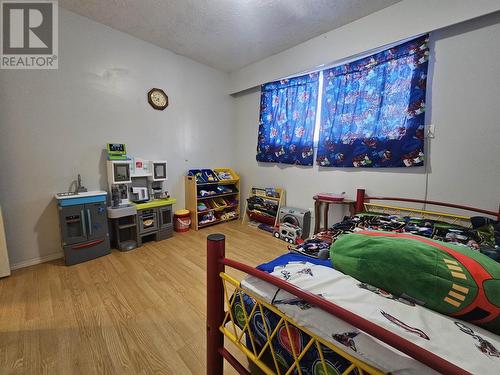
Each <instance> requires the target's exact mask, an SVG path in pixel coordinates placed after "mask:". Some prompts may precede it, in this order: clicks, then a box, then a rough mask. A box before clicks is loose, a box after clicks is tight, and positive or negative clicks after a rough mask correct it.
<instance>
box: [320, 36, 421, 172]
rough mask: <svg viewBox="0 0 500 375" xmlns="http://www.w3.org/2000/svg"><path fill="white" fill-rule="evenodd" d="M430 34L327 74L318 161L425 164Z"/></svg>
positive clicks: (324, 163)
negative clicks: (425, 112)
mask: <svg viewBox="0 0 500 375" xmlns="http://www.w3.org/2000/svg"><path fill="white" fill-rule="evenodd" d="M428 40H429V38H428V35H424V36H421V37H419V38H417V39H414V40H411V41H409V42H406V43H404V44H400V45H397V46H395V47H393V48H390V49H388V50H384V51H382V52H379V53H377V54H374V55H372V56H368V57H366V58H363V59H360V60H357V61H354V62H351V63H348V64H345V65H341V66H337V67H334V68H331V69H327V70H325V71H323V92H322V103H321V104H322V107H321V124H320V136H319V143H318V153H317V157H316V161H317V163H318V164H319V165H320V166H322V167H365V168H366V167H375V168H380V167H414V166H422V165H423V164H424V110H425V88H426V78H427V65H428V57H429V48H428Z"/></svg>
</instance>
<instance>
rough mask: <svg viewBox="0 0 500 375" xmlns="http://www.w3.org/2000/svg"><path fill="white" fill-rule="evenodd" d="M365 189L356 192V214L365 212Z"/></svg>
mask: <svg viewBox="0 0 500 375" xmlns="http://www.w3.org/2000/svg"><path fill="white" fill-rule="evenodd" d="M364 204H365V189H358V190H357V192H356V205H355V209H356V213H358V212H363V211H364V209H365V206H364Z"/></svg>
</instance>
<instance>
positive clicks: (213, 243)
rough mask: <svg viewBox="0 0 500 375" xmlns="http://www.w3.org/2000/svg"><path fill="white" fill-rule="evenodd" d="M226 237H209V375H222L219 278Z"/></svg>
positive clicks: (221, 295) (222, 299) (221, 305)
mask: <svg viewBox="0 0 500 375" xmlns="http://www.w3.org/2000/svg"><path fill="white" fill-rule="evenodd" d="M225 242H226V237H225V236H224V235H223V234H220V233H214V234H210V235H209V236H208V237H207V375H221V374H222V373H223V371H224V363H223V357H222V355H221V354H220V352H219V350H222V349H223V347H224V335H223V334H222V332H221V331H219V327H220V326H221V324H222V322H223V320H224V287H223V285H222V280H221V278H220V277H219V274H220V273H221V272H224V264H223V263H222V260H223V259H224V258H225Z"/></svg>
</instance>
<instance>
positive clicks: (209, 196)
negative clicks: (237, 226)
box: [185, 168, 240, 230]
mask: <svg viewBox="0 0 500 375" xmlns="http://www.w3.org/2000/svg"><path fill="white" fill-rule="evenodd" d="M185 188H186V194H185V197H186V208H187V209H188V210H189V212H190V213H191V228H192V229H194V230H198V229H201V228H204V227H208V226H211V225H214V224H218V223H222V222H225V221H230V220H235V219H238V218H239V214H240V177H239V176H238V175H237V174H236V173H235V172H234V171H233V170H232V169H230V168H216V169H191V170H189V172H188V175H187V176H185Z"/></svg>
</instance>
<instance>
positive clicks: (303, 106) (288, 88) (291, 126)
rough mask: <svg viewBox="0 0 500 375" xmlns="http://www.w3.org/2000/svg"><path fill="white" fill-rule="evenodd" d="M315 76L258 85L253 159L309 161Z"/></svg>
mask: <svg viewBox="0 0 500 375" xmlns="http://www.w3.org/2000/svg"><path fill="white" fill-rule="evenodd" d="M318 76H319V74H318V73H312V74H308V75H304V76H300V77H294V78H290V79H285V80H281V81H276V82H270V83H266V84H265V85H262V88H261V97H260V124H259V138H258V141H257V161H261V162H271V163H284V164H298V165H313V135H314V124H315V121H316V106H317V104H318V84H319V80H318Z"/></svg>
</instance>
